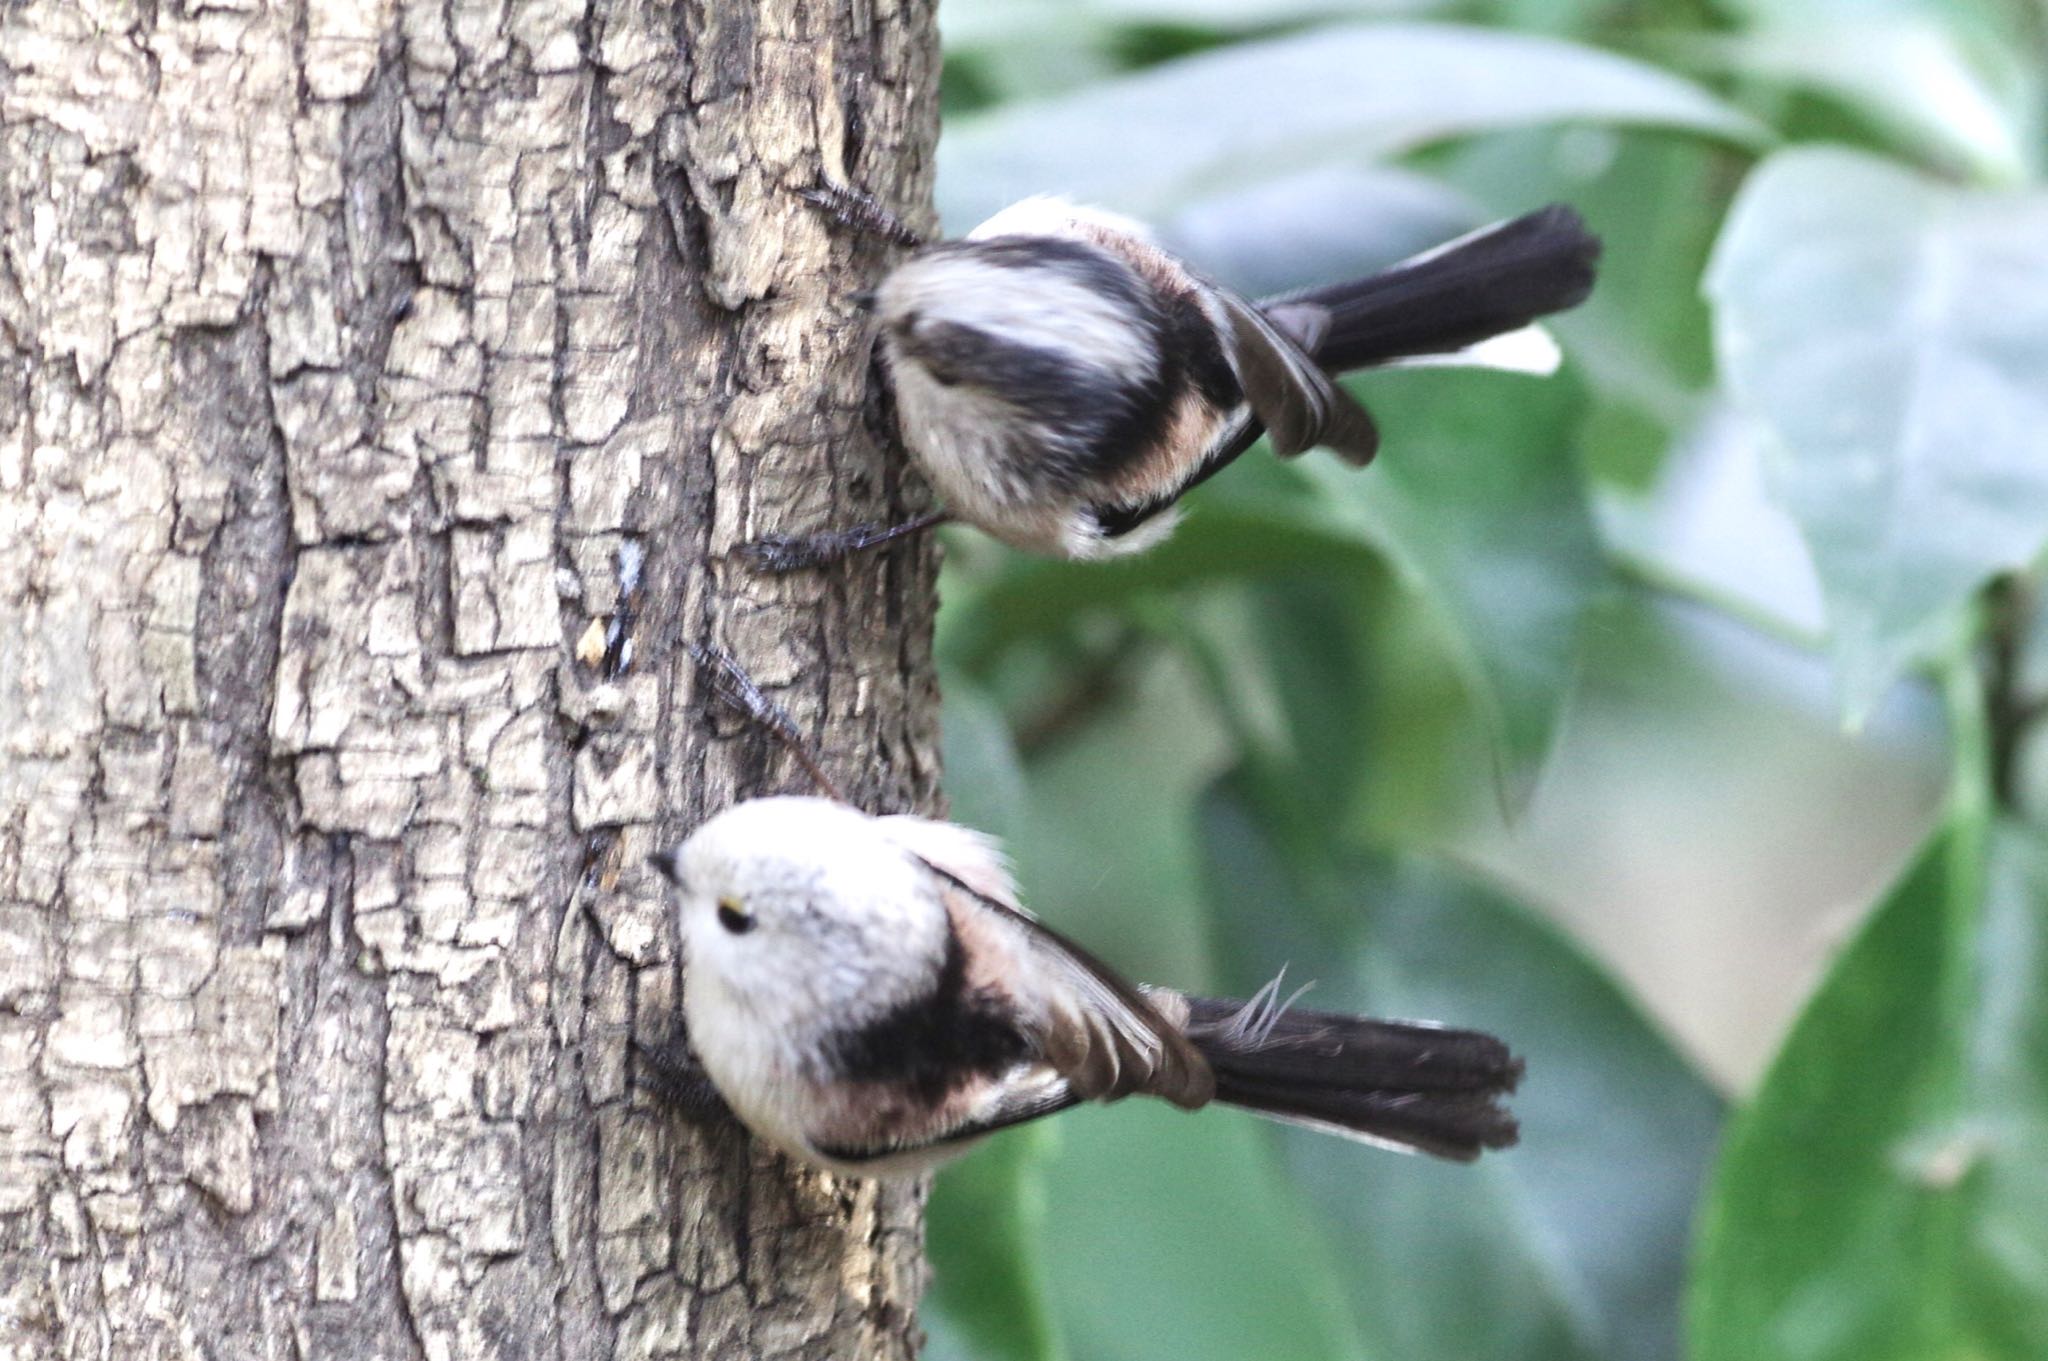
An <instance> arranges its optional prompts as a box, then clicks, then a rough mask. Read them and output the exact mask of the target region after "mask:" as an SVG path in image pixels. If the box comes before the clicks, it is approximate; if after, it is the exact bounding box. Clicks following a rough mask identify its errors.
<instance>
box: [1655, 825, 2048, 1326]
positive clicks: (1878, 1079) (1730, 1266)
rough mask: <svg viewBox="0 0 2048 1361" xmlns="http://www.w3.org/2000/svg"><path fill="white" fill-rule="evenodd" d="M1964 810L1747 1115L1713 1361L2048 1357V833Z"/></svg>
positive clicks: (1720, 1238)
mask: <svg viewBox="0 0 2048 1361" xmlns="http://www.w3.org/2000/svg"><path fill="white" fill-rule="evenodd" d="M1984 840H1985V839H1984V838H1983V837H1982V836H1981V835H1971V834H1969V833H1968V832H1967V831H1962V830H1957V829H1954V828H1952V829H1951V830H1950V831H1948V832H1947V833H1945V834H1943V835H1942V836H1940V837H1937V838H1936V840H1935V841H1934V842H1933V843H1932V844H1931V845H1930V846H1929V847H1928V849H1927V851H1926V852H1925V853H1924V854H1923V855H1922V856H1921V858H1920V860H1919V861H1918V863H1917V864H1915V865H1914V867H1913V868H1912V870H1911V871H1910V872H1909V873H1908V874H1907V875H1906V876H1905V878H1904V879H1902V880H1901V881H1900V882H1899V884H1898V885H1897V886H1896V887H1894V888H1893V890H1892V891H1891V893H1890V894H1889V896H1888V897H1887V898H1886V900H1885V901H1884V902H1883V904H1881V905H1880V906H1879V908H1878V909H1877V912H1876V914H1875V915H1874V916H1873V917H1872V918H1871V920H1870V921H1869V922H1868V923H1867V924H1866V925H1865V926H1864V928H1863V930H1862V932H1861V934H1860V935H1859V936H1858V937H1857V938H1856V939H1855V941H1854V942H1852V943H1851V944H1850V946H1849V947H1848V949H1847V950H1845V951H1844V952H1843V954H1842V956H1841V958H1840V959H1839V960H1837V961H1836V963H1835V965H1834V967H1833V968H1832V970H1831V971H1830V972H1829V974H1828V977H1827V979H1826V981H1825V982H1824V983H1823V984H1822V985H1821V988H1820V990H1819V991H1818V992H1817V993H1816V994H1815V996H1814V998H1813V1000H1812V1002H1811V1003H1810V1004H1809V1005H1808V1006H1807V1009H1806V1011H1805V1014H1804V1015H1803V1016H1802V1017H1801V1018H1800V1020H1799V1022H1798V1024H1797V1025H1796V1026H1795V1027H1794V1029H1793V1032H1792V1035H1791V1038H1790V1039H1789V1040H1788V1041H1787V1042H1786V1044H1785V1047H1784V1049H1783V1050H1782V1051H1781V1052H1780V1053H1779V1055H1778V1058H1777V1061H1776V1063H1774V1064H1773V1066H1772V1068H1771V1071H1770V1073H1769V1074H1768V1076H1767V1077H1766V1078H1765V1081H1764V1084H1763V1087H1762V1089H1761V1090H1760V1091H1759V1092H1758V1093H1757V1096H1756V1098H1755V1099H1754V1101H1752V1102H1751V1104H1750V1106H1749V1108H1748V1109H1747V1110H1746V1111H1744V1112H1743V1113H1742V1114H1741V1116H1740V1117H1739V1118H1738V1119H1737V1120H1736V1121H1735V1124H1734V1128H1733V1130H1732V1132H1731V1133H1730V1136H1729V1139H1728V1146H1727V1149H1726V1151H1725V1152H1724V1153H1723V1155H1722V1159H1721V1165H1720V1167H1719V1169H1718V1171H1717V1172H1716V1175H1715V1182H1714V1188H1713V1192H1712V1194H1711V1195H1710V1197H1709V1199H1708V1201H1707V1208H1706V1213H1705V1220H1704V1224H1703V1227H1702V1231H1701V1235H1700V1244H1699V1263H1698V1269H1697V1273H1696V1279H1695V1282H1694V1287H1693V1297H1692V1300H1691V1311H1690V1312H1691V1330H1690V1331H1691V1339H1692V1344H1693V1356H1694V1358H1695V1361H1935V1359H1938V1361H2029V1359H2030V1358H2036V1357H2042V1356H2048V940H2044V939H2043V934H2044V932H2043V927H2044V919H2043V913H2042V904H2043V903H2044V902H2048V850H2044V848H2043V846H2042V844H2041V843H2040V842H2039V840H2038V839H2036V837H2035V835H2034V834H2033V833H2031V832H2023V831H2020V830H2019V829H2017V828H2000V829H1997V830H1996V831H1995V832H1994V833H1993V835H1992V836H1991V837H1990V838H1989V847H1988V859H1987V855H1986V850H1985V847H1984V845H1983V842H1984Z"/></svg>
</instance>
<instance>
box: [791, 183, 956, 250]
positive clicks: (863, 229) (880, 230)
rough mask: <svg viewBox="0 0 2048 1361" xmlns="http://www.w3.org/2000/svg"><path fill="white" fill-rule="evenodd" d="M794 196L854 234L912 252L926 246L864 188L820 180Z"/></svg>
mask: <svg viewBox="0 0 2048 1361" xmlns="http://www.w3.org/2000/svg"><path fill="white" fill-rule="evenodd" d="M796 196H797V197H798V198H800V199H802V200H803V201H804V202H806V203H808V204H810V205H811V206H813V207H815V208H819V209H822V210H823V211H824V212H825V213H826V214H827V215H828V216H829V217H831V219H832V220H833V221H834V222H837V223H838V224H839V225H840V226H842V227H847V228H850V229H852V230H853V231H857V232H859V233H861V234H862V235H864V236H874V237H879V238H880V239H882V240H884V241H887V242H890V243H891V244H893V245H898V246H908V247H909V248H910V249H912V250H916V249H917V248H918V247H920V246H923V245H925V244H926V242H925V239H924V234H923V233H921V232H919V231H917V230H915V229H914V228H912V227H911V226H910V224H909V223H907V222H905V221H904V220H903V219H902V218H900V217H898V216H896V214H895V213H894V212H892V211H890V210H889V209H888V208H887V207H885V206H883V204H882V201H881V200H880V199H877V198H876V197H875V196H874V195H873V194H870V193H868V192H867V191H866V190H864V189H853V188H849V187H848V186H846V185H843V184H833V183H831V182H830V181H829V180H820V181H819V182H818V183H817V184H815V185H813V186H811V187H810V188H808V189H799V190H797V191H796Z"/></svg>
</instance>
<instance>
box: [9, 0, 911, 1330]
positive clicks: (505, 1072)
mask: <svg viewBox="0 0 2048 1361" xmlns="http://www.w3.org/2000/svg"><path fill="white" fill-rule="evenodd" d="M935 86H936V52H935V40H934V37H933V33H932V28H931V15H930V10H929V4H928V3H926V0H832V3H808V2H807V0H686V2H685V3H664V2H663V0H627V2H626V3H619V4H616V5H610V4H607V5H586V4H584V3H579V0H514V2H513V3H509V4H508V3H500V2H498V0H448V2H447V3H405V4H394V3H390V0H381V2H380V0H276V2H275V3H264V2H263V0H202V3H190V4H185V5H155V4H147V5H145V4H134V3H127V2H125V0H86V2H85V3H83V4H80V3H71V2H68V0H29V2H28V3H21V0H4V3H0V1356H4V1357H10V1358H11V1357H23V1358H43V1357H51V1358H55V1357H63V1358H86V1357H92V1358H107V1357H116V1358H124V1359H125V1358H155V1357H202V1356H203V1357H221V1358H225V1357H233V1358H240V1357H263V1358H271V1357H315V1356H319V1357H349V1358H385V1357H390V1358H399V1357H417V1356H425V1357H431V1358H487V1357H488V1358H527V1357H564V1358H587V1357H612V1356H620V1357H654V1356H707V1357H708V1356H718V1357H727V1356H734V1357H744V1356H795V1357H833V1358H842V1357H856V1356H902V1355H907V1354H909V1353H911V1352H912V1351H913V1350H914V1342H915V1336H916V1328H915V1323H914V1318H913V1314H912V1310H913V1308H914V1305H915V1301H916V1297H917V1293H918V1289H919V1286H920V1284H921V1278H922V1272H923V1268H922V1265H921V1256H920V1247H921V1230H920V1221H919V1211H920V1203H919V1202H920V1193H919V1192H918V1191H917V1190H916V1189H915V1188H910V1189H895V1190H882V1189H877V1188H876V1187H875V1186H873V1185H869V1184H862V1183H853V1182H834V1181H832V1180H830V1179H827V1178H823V1177H817V1176H810V1175H803V1174H793V1173H791V1172H790V1171H789V1170H788V1169H787V1168H785V1167H784V1166H782V1165H781V1164H780V1163H779V1162H777V1161H776V1160H774V1159H771V1158H768V1157H766V1156H764V1155H762V1154H760V1153H758V1152H756V1151H754V1150H753V1149H752V1147H751V1146H750V1145H749V1144H748V1143H747V1142H746V1141H744V1140H743V1139H740V1138H737V1137H733V1136H731V1135H730V1134H727V1135H716V1134H710V1135H707V1134H705V1133H703V1132H700V1131H698V1130H696V1129H693V1128H692V1127H690V1126H688V1125H685V1124H683V1123H681V1122H679V1121H678V1119H677V1118H676V1117H675V1116H674V1115H673V1114H671V1113H669V1112H667V1111H665V1110H663V1109H661V1108H660V1107H658V1106H657V1105H655V1104H653V1103H652V1102H651V1101H650V1100H649V1098H648V1096H647V1095H646V1093H645V1092H644V1091H642V1090H641V1089H639V1088H638V1087H637V1086H636V1085H635V1083H634V1082H633V1081H632V1080H631V1070H632V1066H633V1065H632V1063H631V1062H630V1061H629V1058H628V1053H629V1051H628V1040H629V1038H630V1036H631V1035H633V1034H634V1033H635V1032H638V1033H640V1034H642V1035H645V1036H648V1037H650V1038H659V1037H661V1036H663V1035H665V1034H666V1033H667V1032H668V1029H669V1026H670V1024H671V1017H672V1015H673V1012H674V1007H675V997H676V987H677V986H678V980H677V978H676V971H675V964H674V958H673V937H672V932H671V930H670V928H669V924H668V922H667V920H666V916H665V913H664V908H663V904H662V901H661V898H660V895H659V894H658V892H657V889H656V885H655V884H654V882H652V880H651V877H650V876H649V875H648V874H647V873H646V872H645V871H644V870H643V869H642V867H641V864H640V861H641V857H642V856H643V855H644V854H645V852H646V851H648V850H649V849H651V848H652V847H653V846H654V845H655V844H657V842H658V841H660V840H662V839H666V838H668V837H672V836H673V835H675V834H676V833H677V832H679V831H680V830H681V829H682V828H684V827H686V826H687V825H689V824H690V822H691V821H693V820H694V819H695V818H697V817H699V816H701V815H702V814H703V813H704V812H706V811H707V810H710V809H714V808H717V807H719V806H722V805H724V804H726V803H728V802H730V801H732V800H733V799H735V798H739V797H742V796H744V795H747V794H750V793H755V792H760V791H762V790H765V789H769V788H777V787H795V785H796V779H795V777H794V776H793V775H792V774H791V773H790V772H788V771H786V770H785V769H784V763H783V761H782V759H781V758H779V757H777V756H774V755H772V754H771V753H769V752H767V751H766V750H765V749H764V748H763V746H762V744H761V743H760V741H759V740H758V738H756V737H755V736H754V735H753V734H751V733H746V732H743V731H739V730H736V729H735V728H734V727H733V726H732V725H730V724H725V723H720V724H714V723H712V722H710V721H709V720H707V718H706V716H705V714H704V711H703V706H702V704H701V703H700V697H699V696H698V695H697V694H696V693H695V690H694V683H693V678H692V676H691V671H690V666H689V663H688V661H687V658H686V656H685V653H684V650H683V645H684V643H685V642H686V641H688V640H690V639H695V638H712V639H716V640H718V641H721V642H723V643H725V644H726V645H727V646H729V647H731V648H732V649H733V651H734V652H736V653H737V654H738V655H739V656H740V657H741V659H742V660H743V661H744V662H745V663H746V664H747V665H749V667H750V668H751V669H753V670H754V672H755V673H756V675H757V676H758V677H759V678H760V679H761V680H762V681H763V683H764V684H765V685H767V686H768V687H769V688H770V689H771V690H772V691H774V692H775V693H776V694H777V696H778V697H779V698H781V699H783V700H784V701H785V702H786V703H787V704H788V705H789V706H790V707H791V708H792V709H793V710H794V711H795V713H796V714H797V716H798V718H799V720H800V721H802V722H803V723H805V724H806V725H807V726H809V727H810V729H811V730H812V731H814V732H815V733H816V734H817V735H818V737H819V739H820V741H821V743H822V745H823V747H824V750H825V752H826V754H827V758H828V761H829V763H830V764H832V765H833V766H834V767H835V769H836V770H837V771H838V772H839V773H840V774H841V776H842V777H843V779H844V780H845V782H846V783H847V784H848V786H849V788H850V789H851V790H852V791H853V792H854V793H855V794H856V796H857V797H860V798H862V799H863V801H865V802H867V803H868V804H869V805H870V806H876V807H890V808H905V807H917V806H929V805H930V803H931V802H932V800H933V798H934V797H935V780H936V760H935V754H934V752H935V723H936V716H935V704H936V701H935V693H934V687H933V682H932V675H931V666H930V657H929V625H930V610H931V602H932V572H933V567H932V560H931V550H930V549H929V548H928V547H924V546H910V547H903V548H898V549H895V550H892V551H891V552H890V553H889V554H887V555H886V556H881V557H877V558H875V559H872V560H869V561H865V562H858V563H854V564H851V565H849V566H847V567H844V568H841V569H837V570H834V571H832V572H829V573H821V574H811V575H802V576H795V577H790V578H782V579H776V578H764V577H760V576H757V575H754V574H751V573H749V572H748V571H747V570H746V569H745V568H744V567H743V566H742V565H740V564H739V563H738V562H737V561H735V560H734V559H733V558H732V557H731V556H729V554H730V550H731V549H732V547H733V546H734V545H735V544H736V543H738V542H739V541H741V540H743V539H745V538H748V537H751V536H753V535H755V534H758V533H761V532H763V531H765V530H769V529H777V528H779V529H792V528H798V527H803V526H808V525H812V524H815V523H848V522H852V521H856V520H861V519H880V518H886V517H888V516H889V515H890V514H892V513H897V512H901V511H903V510H904V509H905V507H906V502H914V500H915V495H916V493H915V492H914V491H913V490H912V489H909V488H907V487H901V486H899V485H898V483H897V478H896V476H895V474H894V473H893V472H892V471H891V469H892V468H893V466H894V465H893V464H891V463H890V462H889V461H888V460H886V459H884V458H883V457H882V456H881V455H880V454H879V453H878V452H877V451H876V449H875V448H874V445H873V443H872V441H871V440H870V439H869V438H868V436H867V435H866V434H865V433H864V427H863V420H862V396H863V392H864V387H865V380H866V366H865V358H864V353H863V344H862V340H861V335H860V328H859V325H858V318H857V316H856V315H855V314H854V312H853V310H852V308H851V307H850V306H849V305H848V303H847V302H846V301H845V299H846V298H847V296H848V295H849V294H850V292H851V291H852V290H853V289H854V288H856V287H858V286H859V285H860V284H861V283H863V282H865V281H866V280H867V279H868V277H869V276H871V274H872V272H873V269H874V267H875V265H876V264H877V257H876V255H875V253H874V251H873V249H872V248H871V247H867V246H864V245H861V244H859V243H854V242H849V241H847V240H845V239H844V238H843V237H841V236H840V235H838V234H836V233H835V232H834V231H832V230H831V229H830V228H829V227H828V225H827V224H826V223H824V222H822V221H821V220H820V219H819V218H818V216H817V215H816V214H815V213H814V212H813V211H812V210H810V209H809V208H807V207H806V206H805V205H804V204H803V203H802V202H800V201H799V200H798V199H796V198H795V197H794V196H793V194H792V193H791V192H790V191H791V190H793V189H795V188H798V187H801V186H803V185H806V184H808V183H811V182H812V181H814V180H815V179H816V178H817V177H818V176H819V175H820V174H821V173H822V174H825V175H828V176H831V177H833V178H837V179H846V180H850V181H853V182H856V183H860V184H864V185H866V186H868V187H870V188H872V189H874V190H875V191H876V192H877V193H878V194H879V195H880V196H881V197H882V198H884V199H885V200H887V201H890V202H894V203H898V204H908V205H920V204H923V203H924V202H926V200H927V199H928V196H929V166H930V151H931V144H932V140H933V136H934V131H935V125H934V124H935V119H934V100H935ZM622 548H625V549H626V550H627V551H628V552H629V553H630V552H635V551H638V552H644V555H645V559H646V589H645V590H644V591H643V592H642V593H641V596H640V599H639V602H638V608H637V611H636V612H634V613H632V614H631V615H630V617H629V621H628V627H627V629H626V632H627V634H628V635H629V636H630V637H631V640H632V644H633V649H634V651H633V658H632V665H631V666H630V668H629V669H628V670H627V671H626V672H625V674H624V675H623V676H622V677H619V678H617V679H615V680H607V679H606V678H604V677H603V676H601V675H599V674H598V673H597V672H596V671H595V670H593V668H592V667H591V666H590V665H588V664H587V662H586V661H582V660H578V655H577V654H578V651H579V645H580V646H581V647H582V649H583V651H584V652H585V655H586V656H588V655H593V654H592V653H591V648H592V646H594V644H595V643H597V642H599V641H601V640H602V636H603V634H604V631H605V630H606V628H607V627H608V626H609V625H610V624H611V622H612V621H613V620H614V619H615V618H616V617H617V616H618V615H619V613H620V610H621V600H620V593H619V576H618V567H617V564H618V562H619V559H620V554H621V550H622ZM593 626H594V627H595V630H596V632H595V633H593V632H592V629H593Z"/></svg>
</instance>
